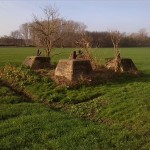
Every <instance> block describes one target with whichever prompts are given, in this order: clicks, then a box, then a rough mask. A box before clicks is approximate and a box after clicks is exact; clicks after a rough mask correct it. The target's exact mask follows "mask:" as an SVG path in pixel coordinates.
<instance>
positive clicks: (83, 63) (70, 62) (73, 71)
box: [55, 51, 93, 82]
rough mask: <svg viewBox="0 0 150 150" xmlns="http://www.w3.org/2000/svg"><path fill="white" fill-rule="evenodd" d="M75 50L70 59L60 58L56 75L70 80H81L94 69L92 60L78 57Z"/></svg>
mask: <svg viewBox="0 0 150 150" xmlns="http://www.w3.org/2000/svg"><path fill="white" fill-rule="evenodd" d="M77 57H78V56H77V54H76V52H75V51H74V52H73V53H72V55H71V56H70V57H69V59H65V60H60V61H59V62H58V64H57V67H56V69H55V76H56V77H62V78H65V79H67V80H68V81H71V82H73V81H79V80H80V79H81V78H86V77H88V75H90V73H91V72H92V71H93V70H92V66H91V62H90V60H87V59H81V58H80V59H78V58H77Z"/></svg>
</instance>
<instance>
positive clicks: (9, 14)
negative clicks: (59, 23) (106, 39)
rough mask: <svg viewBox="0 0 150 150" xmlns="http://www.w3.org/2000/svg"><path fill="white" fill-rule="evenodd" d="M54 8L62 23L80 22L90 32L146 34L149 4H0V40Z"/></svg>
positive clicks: (66, 0)
mask: <svg viewBox="0 0 150 150" xmlns="http://www.w3.org/2000/svg"><path fill="white" fill-rule="evenodd" d="M48 5H55V6H56V7H57V8H58V9H59V13H60V15H61V16H62V17H64V18H65V19H72V20H74V21H79V22H83V23H84V24H85V25H87V30H90V31H107V30H116V29H117V30H119V31H121V32H127V33H131V32H138V31H139V30H140V29H141V28H145V29H146V30H147V31H148V32H149V33H150V0H0V36H3V35H9V34H10V32H11V31H13V30H17V29H19V26H20V25H21V24H23V23H26V22H30V21H32V16H33V14H37V15H39V16H40V15H41V14H42V11H41V8H44V7H45V6H48Z"/></svg>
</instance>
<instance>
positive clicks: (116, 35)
mask: <svg viewBox="0 0 150 150" xmlns="http://www.w3.org/2000/svg"><path fill="white" fill-rule="evenodd" d="M109 33H110V38H111V41H112V44H113V46H114V56H115V57H118V55H120V52H119V50H118V46H119V43H120V40H121V34H120V32H119V31H117V30H116V31H110V32H109Z"/></svg>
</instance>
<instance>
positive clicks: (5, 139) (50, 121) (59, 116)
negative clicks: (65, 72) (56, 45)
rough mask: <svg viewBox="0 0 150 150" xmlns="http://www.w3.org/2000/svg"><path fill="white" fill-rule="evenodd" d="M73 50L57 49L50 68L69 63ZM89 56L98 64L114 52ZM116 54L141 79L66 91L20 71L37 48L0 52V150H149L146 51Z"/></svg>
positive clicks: (96, 51)
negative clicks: (130, 63) (126, 60)
mask: <svg viewBox="0 0 150 150" xmlns="http://www.w3.org/2000/svg"><path fill="white" fill-rule="evenodd" d="M73 50H75V49H72V48H64V49H55V50H54V51H53V52H52V62H53V63H57V62H58V60H59V59H65V58H68V57H69V55H70V53H71V52H72V51H73ZM91 51H92V52H93V55H94V56H95V57H96V58H97V59H98V60H99V61H100V63H101V64H104V60H105V58H107V57H112V56H113V49H112V48H97V49H91ZM120 52H121V56H122V57H129V58H131V59H132V60H133V61H134V63H135V65H136V66H137V68H138V69H139V70H140V72H141V74H140V75H139V76H136V77H135V76H129V75H123V76H121V77H119V78H118V79H117V80H114V81H111V82H108V83H103V84H99V85H93V86H85V85H81V86H80V87H75V88H69V87H58V86H57V85H56V84H55V83H54V81H52V80H51V79H50V78H48V77H41V76H39V75H38V74H36V73H35V72H33V71H32V70H30V69H26V68H24V67H22V66H21V63H22V62H23V60H24V59H25V58H26V57H27V56H31V55H35V54H36V49H35V48H8V47H6V48H0V66H1V68H0V75H1V79H0V111H1V113H0V118H1V123H0V128H1V132H0V138H1V140H0V149H35V150H37V149H54V150H55V149H60V150H62V149H64V150H67V149H69V150H70V149H71V150H74V149H77V150H97V149H102V150H108V149H114V150H116V149H118V150H120V149H121V150H126V149H129V150H137V149H144V150H148V149H149V147H150V134H149V133H150V48H149V47H148V48H142V47H141V48H120ZM5 64H9V65H7V66H5V67H4V65H5ZM14 66H15V67H14ZM4 68H5V69H4ZM4 81H8V82H9V83H10V85H13V87H15V89H12V88H10V87H8V86H7V85H6V84H3V82H4ZM18 91H19V92H18ZM23 93H26V94H27V95H28V96H25V95H23ZM45 103H46V104H45Z"/></svg>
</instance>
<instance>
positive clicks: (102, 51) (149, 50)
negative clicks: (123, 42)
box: [0, 47, 150, 72]
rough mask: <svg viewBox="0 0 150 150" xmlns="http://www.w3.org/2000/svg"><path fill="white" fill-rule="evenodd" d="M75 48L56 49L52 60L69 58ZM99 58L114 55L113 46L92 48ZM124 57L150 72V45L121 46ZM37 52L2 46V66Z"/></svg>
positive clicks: (102, 60) (102, 58) (19, 61)
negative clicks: (137, 46)
mask: <svg viewBox="0 0 150 150" xmlns="http://www.w3.org/2000/svg"><path fill="white" fill-rule="evenodd" d="M73 50H75V49H74V48H63V49H55V50H54V51H53V53H52V62H58V60H59V59H64V58H68V57H69V55H70V53H71V52H72V51H73ZM92 51H93V54H94V55H95V56H96V58H97V59H99V60H100V61H101V63H104V59H105V58H107V57H112V56H113V52H114V51H113V48H97V49H92ZM120 52H121V56H122V57H130V58H132V60H133V61H134V62H135V64H136V65H137V67H138V68H139V69H140V70H142V71H144V72H149V70H150V69H149V64H150V47H146V48H142V47H141V48H120ZM35 54H36V48H24V47H21V48H9V47H6V48H0V66H3V65H4V64H6V63H12V64H17V65H19V64H21V63H22V61H23V60H24V59H25V58H26V57H27V56H32V55H35Z"/></svg>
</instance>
